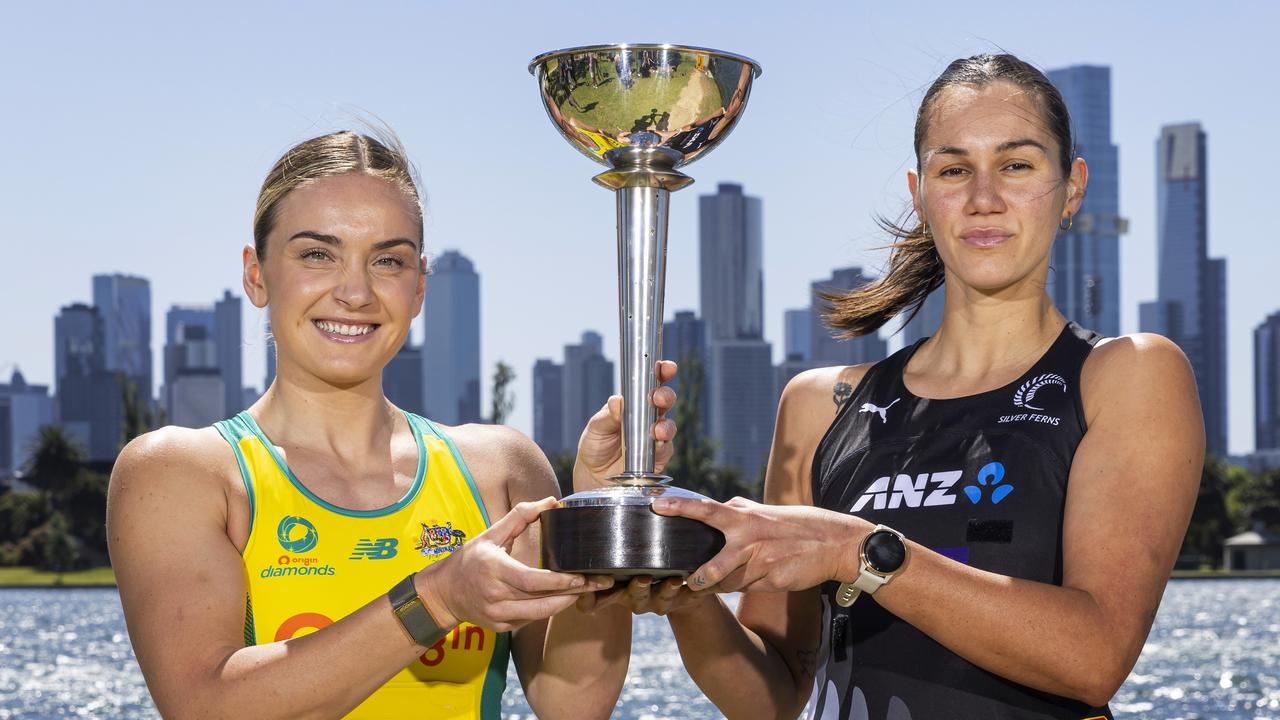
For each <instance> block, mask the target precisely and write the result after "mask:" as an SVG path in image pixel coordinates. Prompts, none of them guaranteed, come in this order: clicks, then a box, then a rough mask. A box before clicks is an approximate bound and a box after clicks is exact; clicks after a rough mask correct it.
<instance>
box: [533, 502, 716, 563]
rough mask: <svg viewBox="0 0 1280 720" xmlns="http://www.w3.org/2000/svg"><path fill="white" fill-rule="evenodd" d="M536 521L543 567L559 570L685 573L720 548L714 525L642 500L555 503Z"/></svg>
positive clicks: (712, 555) (706, 559)
mask: <svg viewBox="0 0 1280 720" xmlns="http://www.w3.org/2000/svg"><path fill="white" fill-rule="evenodd" d="M540 522H541V527H542V566H543V567H545V568H547V569H549V570H556V571H559V572H572V573H582V574H584V575H611V576H614V577H634V576H636V575H649V576H652V577H655V578H662V577H686V576H688V575H689V573H691V572H693V571H694V570H697V569H698V568H699V567H700V566H702V564H703V563H705V562H707V561H708V560H710V559H711V558H712V557H715V554H716V553H718V552H720V549H721V548H723V547H724V534H723V533H721V532H720V531H719V530H717V529H715V528H713V527H711V526H710V525H706V524H705V523H701V522H698V521H697V520H690V519H689V518H683V517H668V516H665V515H659V514H657V513H655V512H654V511H653V508H652V507H651V506H650V505H649V504H647V503H646V504H616V505H580V506H569V507H558V508H553V509H551V510H547V511H545V512H543V513H542V516H541V518H540Z"/></svg>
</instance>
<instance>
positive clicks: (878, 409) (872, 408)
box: [858, 398, 902, 422]
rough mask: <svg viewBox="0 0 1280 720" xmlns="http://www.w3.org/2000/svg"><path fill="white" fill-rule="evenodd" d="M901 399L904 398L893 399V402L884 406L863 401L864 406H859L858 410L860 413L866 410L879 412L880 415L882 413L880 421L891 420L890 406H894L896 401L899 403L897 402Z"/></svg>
mask: <svg viewBox="0 0 1280 720" xmlns="http://www.w3.org/2000/svg"><path fill="white" fill-rule="evenodd" d="M901 399H902V398H894V399H893V402H891V403H889V404H888V405H885V406H884V407H880V406H879V405H876V404H875V403H869V402H868V403H862V407H860V408H858V412H860V413H864V412H869V413H877V414H878V415H880V422H889V418H888V412H889V408H891V407H893V406H894V404H895V403H897V402H898V401H899V400H901Z"/></svg>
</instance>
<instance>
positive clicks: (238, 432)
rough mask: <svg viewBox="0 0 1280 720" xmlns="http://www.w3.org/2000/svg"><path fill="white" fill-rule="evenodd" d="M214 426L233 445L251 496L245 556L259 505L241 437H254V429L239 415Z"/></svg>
mask: <svg viewBox="0 0 1280 720" xmlns="http://www.w3.org/2000/svg"><path fill="white" fill-rule="evenodd" d="M213 426H214V427H215V428H217V429H218V434H219V435H221V436H222V439H223V440H226V441H227V444H228V445H230V446H231V452H232V453H234V454H235V456H236V464H237V465H239V466H240V479H241V480H242V481H243V482H244V492H245V494H246V495H247V496H248V498H249V532H248V533H246V535H245V539H244V548H243V549H241V551H240V556H241V557H244V553H245V550H248V549H249V543H250V541H252V539H253V525H254V521H255V520H256V519H257V515H258V507H257V502H256V500H255V498H254V495H253V479H252V478H251V477H250V475H249V466H248V465H247V464H246V463H245V459H244V453H243V452H241V451H240V439H241V438H243V437H252V435H253V431H252V430H250V429H249V428H248V427H247V426H246V425H245V424H244V422H243V421H242V420H241V419H240V416H239V415H237V416H235V417H233V418H229V419H227V420H223V421H221V422H216V423H214V424H213Z"/></svg>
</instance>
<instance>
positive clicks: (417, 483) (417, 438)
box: [236, 411, 488, 526]
mask: <svg viewBox="0 0 1280 720" xmlns="http://www.w3.org/2000/svg"><path fill="white" fill-rule="evenodd" d="M402 412H403V411H402ZM404 416H405V420H406V421H407V422H408V423H409V427H410V429H413V419H412V417H411V416H410V414H409V413H407V412H406V413H404ZM236 417H237V418H243V419H244V421H245V423H246V424H247V425H248V426H249V429H250V430H251V431H252V432H253V434H254V435H256V436H257V437H258V440H260V441H261V442H262V444H263V446H264V447H266V449H267V452H268V453H270V454H271V458H272V459H273V460H275V462H276V466H277V467H278V468H280V472H281V473H282V474H284V476H285V477H286V478H288V479H289V482H290V483H292V484H293V487H294V488H295V489H297V491H298V492H300V493H302V495H303V496H304V497H306V498H307V499H308V500H310V501H311V502H313V503H315V504H316V505H319V506H320V507H322V508H324V509H325V510H328V511H330V512H333V513H336V514H338V515H345V516H347V517H357V518H371V517H382V516H384V515H390V514H391V513H394V512H396V511H397V510H400V509H402V508H404V507H406V506H407V505H408V504H409V503H411V502H413V501H414V499H415V498H417V497H418V491H419V490H421V489H422V483H423V482H424V481H425V480H426V475H427V473H426V471H427V448H426V446H425V445H424V444H423V443H422V435H421V434H420V433H417V432H415V433H413V441H414V442H415V443H417V445H418V470H417V474H416V475H415V476H414V478H413V485H411V486H410V487H409V491H408V492H406V493H405V494H404V497H402V498H400V499H399V500H397V501H395V502H394V503H392V504H390V505H388V506H386V507H384V508H378V509H376V510H351V509H349V508H344V507H339V506H337V505H334V504H333V503H331V502H329V501H327V500H325V499H324V498H322V497H320V496H319V495H316V494H315V493H313V492H311V490H309V489H307V486H306V485H303V484H302V482H301V481H299V480H298V478H297V476H296V475H294V474H293V471H292V470H290V469H289V466H288V465H287V464H286V463H285V461H284V458H283V457H281V456H280V451H279V450H277V449H276V446H275V445H273V444H272V443H271V441H270V440H268V439H267V436H266V434H264V433H263V432H262V428H260V427H258V423H257V422H256V421H255V420H254V419H253V416H252V415H250V414H249V413H248V412H242V413H240V414H239V415H237V416H236ZM464 473H465V470H464ZM468 482H470V476H468ZM474 490H475V487H474V485H473V486H472V491H473V492H474ZM480 512H481V514H482V515H483V514H484V506H483V505H482V506H481V511H480ZM485 525H486V526H487V525H488V520H487V518H486V520H485Z"/></svg>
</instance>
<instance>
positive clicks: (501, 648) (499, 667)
mask: <svg viewBox="0 0 1280 720" xmlns="http://www.w3.org/2000/svg"><path fill="white" fill-rule="evenodd" d="M510 661H511V633H509V632H504V633H498V640H497V642H495V643H494V648H493V657H491V658H489V670H488V671H487V672H486V673H485V676H484V687H483V688H482V689H481V690H480V717H482V718H495V719H498V718H501V717H502V693H503V692H505V691H506V689H507V665H508V664H509V663H510Z"/></svg>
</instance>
